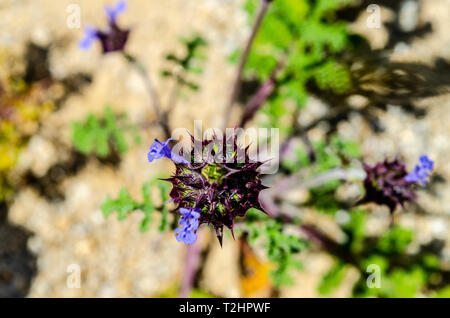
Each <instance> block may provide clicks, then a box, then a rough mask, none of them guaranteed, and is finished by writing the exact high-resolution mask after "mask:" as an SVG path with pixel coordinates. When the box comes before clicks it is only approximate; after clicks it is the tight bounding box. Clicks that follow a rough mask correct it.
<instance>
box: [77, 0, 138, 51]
mask: <svg viewBox="0 0 450 318" xmlns="http://www.w3.org/2000/svg"><path fill="white" fill-rule="evenodd" d="M126 9H127V3H126V2H125V1H123V0H119V1H118V2H117V3H116V5H114V6H105V14H106V17H107V19H108V28H107V29H106V30H99V29H97V28H95V27H92V26H87V27H86V28H85V30H84V37H83V38H82V39H81V41H80V43H79V47H80V48H81V49H82V50H87V49H89V48H90V47H91V46H92V44H93V43H94V42H95V41H96V40H98V41H100V43H101V45H102V49H103V53H104V54H106V53H109V52H114V51H123V49H124V48H125V44H126V42H127V40H128V35H129V33H130V30H123V29H121V28H120V27H119V26H118V25H117V16H118V15H119V14H121V13H122V12H124V11H125V10H126Z"/></svg>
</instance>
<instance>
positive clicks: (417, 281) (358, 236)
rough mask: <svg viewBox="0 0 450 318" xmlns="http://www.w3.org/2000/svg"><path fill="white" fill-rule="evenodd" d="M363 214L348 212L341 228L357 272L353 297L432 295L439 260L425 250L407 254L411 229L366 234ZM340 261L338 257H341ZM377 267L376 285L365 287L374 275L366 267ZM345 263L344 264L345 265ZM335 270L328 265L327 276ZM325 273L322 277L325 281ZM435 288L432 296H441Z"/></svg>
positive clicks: (440, 291) (439, 270)
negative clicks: (345, 221)
mask: <svg viewBox="0 0 450 318" xmlns="http://www.w3.org/2000/svg"><path fill="white" fill-rule="evenodd" d="M365 226H366V214H365V212H364V211H363V210H356V211H352V213H351V219H350V221H349V222H348V223H347V224H346V225H344V226H343V227H342V229H343V230H344V232H345V234H346V235H347V237H348V241H347V242H346V244H344V246H343V247H344V248H345V250H346V251H347V252H348V253H350V254H349V255H353V259H354V260H355V261H356V262H354V263H352V264H351V265H352V266H355V267H356V268H357V269H358V270H359V271H360V273H361V276H360V279H359V281H358V282H357V283H356V285H355V287H354V290H353V293H354V296H356V297H390V298H398V297H407V298H409V297H418V296H420V295H421V293H425V294H428V295H429V296H433V292H431V291H430V288H432V286H433V281H434V280H436V279H437V278H439V277H441V275H442V272H441V271H442V270H441V269H440V264H439V259H438V257H437V255H434V254H430V253H429V252H420V251H419V252H418V253H416V254H408V253H407V251H406V249H407V247H408V246H409V245H410V244H411V242H412V241H413V233H412V231H410V230H408V229H405V228H402V227H399V226H393V227H391V228H390V229H389V230H388V231H387V232H385V233H383V234H382V235H380V236H379V237H367V235H366V234H365V233H366V230H365ZM341 261H342V260H341ZM371 265H372V266H373V265H376V266H377V267H375V268H376V269H378V270H379V272H378V273H377V274H379V278H380V285H379V288H378V287H376V286H375V287H372V288H371V287H369V285H368V284H367V281H368V280H370V279H371V277H370V276H369V275H371V274H374V272H373V269H370V267H369V266H371ZM347 266H348V265H347ZM335 271H336V269H335V268H332V269H331V270H330V272H329V273H328V274H327V275H331V274H333V273H334V272H335ZM325 278H326V276H325V277H324V280H325ZM338 285H339V284H335V285H332V284H328V285H327V287H330V288H328V289H324V288H323V286H319V291H322V292H324V291H325V292H329V291H331V290H332V289H333V288H335V287H337V286H338ZM445 294H446V290H445V289H442V290H438V291H437V292H436V293H435V296H440V295H445Z"/></svg>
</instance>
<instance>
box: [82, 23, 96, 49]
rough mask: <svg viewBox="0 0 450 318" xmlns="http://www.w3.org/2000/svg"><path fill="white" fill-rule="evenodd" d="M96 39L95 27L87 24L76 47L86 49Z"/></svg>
mask: <svg viewBox="0 0 450 318" xmlns="http://www.w3.org/2000/svg"><path fill="white" fill-rule="evenodd" d="M96 39H97V29H95V28H94V27H91V26H87V27H86V28H85V29H84V36H83V38H82V39H81V41H80V42H79V43H78V47H79V48H80V49H82V50H88V49H89V48H90V47H91V46H92V43H94V41H95V40H96Z"/></svg>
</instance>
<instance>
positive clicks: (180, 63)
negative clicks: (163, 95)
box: [161, 34, 208, 91]
mask: <svg viewBox="0 0 450 318" xmlns="http://www.w3.org/2000/svg"><path fill="white" fill-rule="evenodd" d="M179 40H180V43H181V44H182V45H183V46H184V49H185V54H184V55H183V56H182V57H180V56H177V55H175V54H173V53H170V54H167V55H166V60H167V61H169V62H171V63H172V64H173V67H172V68H171V69H170V70H169V69H165V70H163V71H162V73H161V74H162V76H163V77H168V78H172V79H174V80H175V82H176V83H177V86H178V87H177V88H182V87H187V88H189V89H191V90H194V91H197V90H198V89H199V88H200V87H199V85H198V84H197V83H196V82H195V81H193V80H192V79H190V77H193V76H195V75H201V74H203V67H202V64H203V62H204V61H205V59H206V56H205V55H204V52H203V49H204V48H205V47H206V46H207V45H208V43H207V42H206V40H205V39H204V38H203V37H202V36H200V35H199V34H194V35H192V36H190V37H187V38H185V37H180V39H179Z"/></svg>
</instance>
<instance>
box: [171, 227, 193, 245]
mask: <svg viewBox="0 0 450 318" xmlns="http://www.w3.org/2000/svg"><path fill="white" fill-rule="evenodd" d="M175 238H176V239H177V241H178V242H184V243H185V244H187V245H191V244H192V243H194V242H195V241H196V240H197V235H196V234H195V233H194V232H192V231H191V230H189V228H187V227H180V228H178V229H176V230H175Z"/></svg>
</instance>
